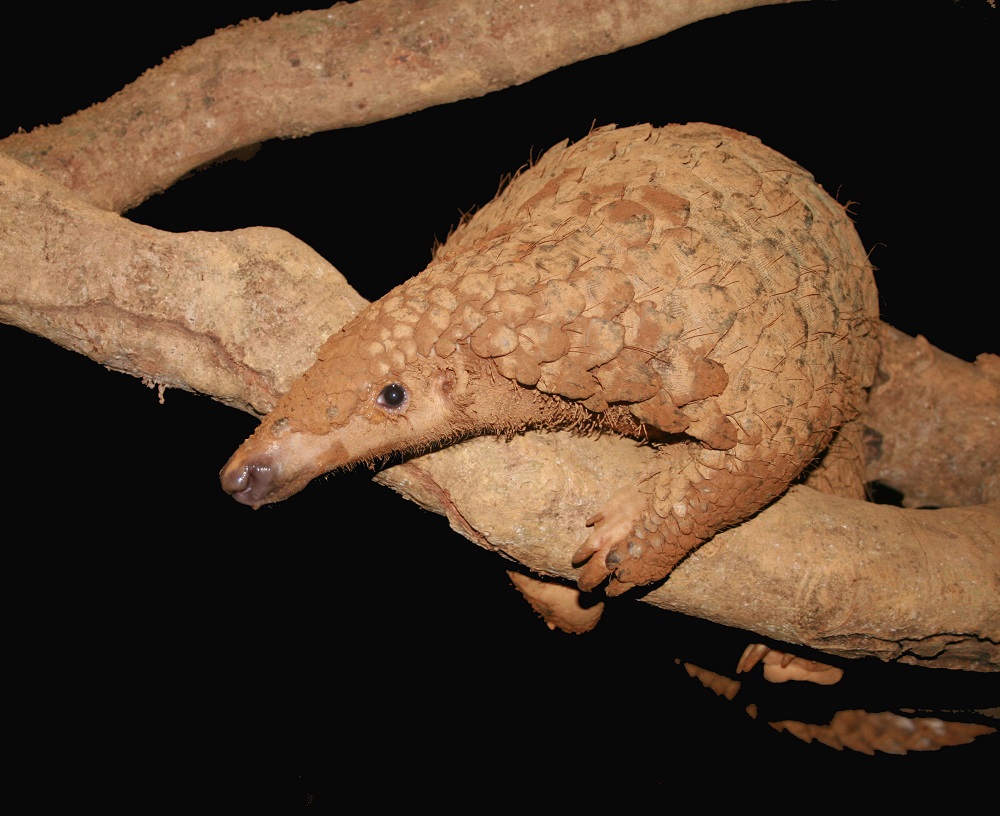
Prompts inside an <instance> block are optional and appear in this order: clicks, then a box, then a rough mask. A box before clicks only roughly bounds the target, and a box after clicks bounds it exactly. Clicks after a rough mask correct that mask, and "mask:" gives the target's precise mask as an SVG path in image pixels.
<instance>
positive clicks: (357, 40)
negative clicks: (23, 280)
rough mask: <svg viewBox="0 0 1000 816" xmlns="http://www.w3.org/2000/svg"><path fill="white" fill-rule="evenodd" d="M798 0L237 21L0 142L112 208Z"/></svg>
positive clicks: (382, 10) (578, 2)
mask: <svg viewBox="0 0 1000 816" xmlns="http://www.w3.org/2000/svg"><path fill="white" fill-rule="evenodd" d="M794 1H795V0H705V1H704V2H698V3H690V2H676V0H640V2H634V0H632V1H630V2H625V0H615V2H610V3H609V2H606V0H571V2H561V3H497V2H495V0H462V1H461V2H455V0H432V1H431V2H420V3H414V2H412V0H365V2H363V3H339V4H337V5H334V6H332V7H331V8H329V9H320V10H316V11H302V12H298V13H296V14H290V15H285V16H281V15H276V16H275V17H273V18H271V19H270V20H266V21H261V20H248V21H245V22H242V23H240V24H239V25H234V26H232V27H231V28H226V29H223V30H220V31H218V32H216V33H215V34H214V35H213V36H212V37H210V38H206V39H204V40H200V41H198V42H197V43H195V44H194V45H192V46H190V47H188V48H185V49H183V50H182V51H179V52H178V53H176V54H174V55H172V56H170V57H169V58H168V59H166V60H165V61H164V62H163V64H162V65H159V66H157V67H156V68H155V69H153V70H150V71H148V72H146V73H145V74H143V76H141V77H140V78H139V79H137V80H136V81H135V82H133V83H132V84H131V85H129V86H128V87H127V88H124V89H123V90H122V91H120V92H119V93H117V94H115V95H114V96H112V97H111V98H110V99H108V100H107V101H105V102H103V103H101V104H99V105H94V106H92V107H90V108H88V109H86V110H83V111H80V112H79V113H76V114H74V115H73V116H71V117H69V118H68V119H66V120H65V121H64V122H62V123H60V124H59V125H57V126H52V127H47V128H39V129H36V130H33V131H31V132H30V133H16V134H12V135H10V136H8V137H7V138H5V139H3V140H2V141H0V151H2V152H4V153H7V154H8V155H10V156H13V157H14V158H17V159H19V160H21V161H23V162H25V163H27V164H29V165H31V166H32V167H35V168H36V169H38V170H41V171H42V172H45V173H47V174H48V175H49V176H51V177H52V178H54V179H56V180H57V181H59V182H61V183H62V184H64V185H66V186H67V187H69V188H70V189H71V190H73V191H74V192H76V193H77V194H78V195H79V196H81V197H82V198H84V199H85V200H87V201H90V202H91V203H93V204H95V205H96V206H98V207H101V208H103V209H107V210H112V211H115V212H121V211H124V210H128V209H131V208H132V207H134V206H135V205H136V204H138V203H139V202H141V201H143V200H144V199H146V198H148V197H149V196H150V195H152V194H153V193H155V192H158V191H159V190H162V189H165V188H166V187H169V186H170V185H171V184H172V183H173V182H174V181H176V180H177V179H179V178H180V177H181V176H183V175H184V174H185V173H187V172H189V171H191V170H193V169H194V168H196V167H199V166H201V165H203V164H205V163H207V162H212V161H215V160H218V159H219V158H220V157H221V156H224V155H226V154H228V153H231V152H233V151H238V150H239V149H241V148H244V147H247V146H249V145H252V144H254V143H256V142H261V141H264V140H266V139H274V138H289V137H298V136H307V135H309V134H310V133H316V132H317V131H322V130H331V129H334V128H343V127H355V126H358V125H363V124H365V123H368V122H378V121H381V120H383V119H389V118H392V117H394V116H401V115H403V114H406V113H410V112H412V111H417V110H423V109H424V108H428V107H430V106H432V105H440V104H443V103H447V102H454V101H456V100H459V99H467V98H469V97H477V96H482V95H483V94H487V93H490V92H491V91H496V90H500V89H502V88H507V87H510V86H512V85H519V84H521V83H523V82H527V81H528V80H530V79H534V78H535V77H537V76H540V75H541V74H545V73H547V72H549V71H553V70H555V69H556V68H559V67H560V66H563V65H568V64H571V63H574V62H578V61H579V60H583V59H587V58H588V57H592V56H595V55H598V54H607V53H610V52H612V51H617V50H619V49H621V48H627V47H628V46H631V45H636V44H637V43H642V42H646V41H647V40H651V39H653V38H655V37H659V36H662V35H663V34H666V33H667V32H669V31H673V30H674V29H677V28H680V27H682V26H685V25H688V24H690V23H693V22H696V21H698V20H703V19H706V18H709V17H715V16H717V15H720V14H728V13H729V12H733V11H738V10H740V9H747V8H753V7H754V6H764V5H772V4H774V3H784V2H794ZM567 20H572V21H574V25H572V26H567V25H566V21H567ZM583 20H586V21H587V23H586V25H578V23H579V21H583ZM123 165H125V166H129V167H131V168H132V169H133V172H130V173H121V172H120V168H121V167H122V166H123Z"/></svg>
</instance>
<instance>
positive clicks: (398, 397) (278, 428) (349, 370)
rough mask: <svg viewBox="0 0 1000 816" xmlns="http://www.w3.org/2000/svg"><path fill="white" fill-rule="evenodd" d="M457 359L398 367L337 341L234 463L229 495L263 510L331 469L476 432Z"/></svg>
mask: <svg viewBox="0 0 1000 816" xmlns="http://www.w3.org/2000/svg"><path fill="white" fill-rule="evenodd" d="M459 362H460V355H455V356H454V358H453V359H450V360H448V361H444V360H441V359H440V358H437V357H436V356H434V355H433V354H432V355H430V356H428V357H426V358H418V359H415V360H414V361H413V362H412V363H409V364H407V365H405V366H402V367H397V368H398V369H399V370H393V368H392V367H387V366H386V365H385V361H384V359H381V358H380V357H379V356H378V355H375V354H372V353H371V352H370V349H369V348H366V347H365V344H364V343H359V342H358V341H357V339H356V337H355V336H352V335H351V334H341V335H339V336H336V337H334V338H331V339H330V340H329V341H328V342H327V344H326V345H325V346H324V348H323V349H322V351H321V352H320V355H319V357H318V359H317V361H316V362H315V363H314V365H313V366H312V367H311V368H310V369H309V370H308V371H307V372H306V373H305V374H304V375H303V376H302V377H301V378H299V379H298V380H297V381H296V383H295V385H294V386H293V387H292V389H291V390H290V391H289V392H288V394H286V395H285V397H283V398H282V399H281V400H280V401H279V403H278V404H277V406H275V408H274V410H273V411H271V413H269V414H268V415H267V416H266V417H265V418H264V419H263V421H262V422H261V424H260V425H259V426H258V428H257V430H256V431H255V432H254V434H253V436H251V437H250V438H249V439H247V441H246V442H244V443H243V445H242V446H241V447H240V448H239V450H237V451H236V453H235V454H233V456H232V458H231V459H230V460H229V462H227V463H226V465H225V467H224V468H223V469H222V472H221V475H220V478H221V481H222V486H223V489H225V490H226V491H227V492H228V493H230V494H232V496H233V497H234V498H235V499H236V500H237V501H240V502H242V503H244V504H249V505H251V506H253V507H259V506H260V505H263V504H268V503H270V502H276V501H281V500H282V499H285V498H287V497H289V496H291V495H293V494H294V493H297V492H298V491H299V490H301V489H302V488H303V487H305V486H306V484H308V483H309V481H311V480H312V479H314V478H315V477H317V476H320V475H322V474H324V473H327V472H329V471H332V470H337V469H339V468H344V467H351V466H353V465H355V464H358V463H365V464H369V465H372V464H374V463H375V462H377V461H379V460H382V459H385V458H387V457H389V456H391V455H393V454H405V453H407V452H411V451H422V450H430V449H432V448H433V447H435V446H436V445H437V444H438V443H439V442H440V441H442V440H445V439H451V438H454V437H455V436H456V435H459V434H461V433H462V432H463V429H468V428H469V427H470V419H469V417H468V416H467V415H466V413H465V411H464V410H463V407H464V406H466V405H467V400H466V399H465V394H466V392H467V387H466V384H467V380H468V377H469V372H467V371H465V370H463V369H462V367H461V366H460V365H457V364H458V363H459Z"/></svg>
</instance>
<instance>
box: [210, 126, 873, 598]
mask: <svg viewBox="0 0 1000 816" xmlns="http://www.w3.org/2000/svg"><path fill="white" fill-rule="evenodd" d="M876 327H877V297H876V294H875V287H874V282H873V278H872V273H871V269H870V267H869V265H868V263H867V258H866V256H865V253H864V250H863V248H862V247H861V245H860V242H859V240H858V238H857V235H856V234H855V232H854V230H853V227H852V225H851V223H850V220H849V219H848V218H847V216H846V214H845V213H844V210H843V208H842V207H841V206H840V205H839V204H837V203H836V202H834V201H833V200H832V199H830V197H829V196H827V195H826V194H825V193H824V192H823V191H822V189H821V188H819V187H818V186H817V185H816V184H815V182H814V181H813V180H812V178H811V176H810V175H809V174H808V173H807V172H806V171H804V170H803V169H802V168H800V167H799V166H798V165H796V164H794V163H793V162H791V161H789V160H788V159H786V158H784V157H783V156H781V155H779V154H777V153H775V152H774V151H772V150H770V149H768V148H766V147H764V146H763V145H761V144H760V143H759V142H758V141H757V140H756V139H753V138H752V137H749V136H745V135H743V134H741V133H737V132H735V131H731V130H727V129H725V128H720V127H716V126H711V125H701V124H697V125H686V126H679V125H674V126H668V127H665V128H659V129H657V128H653V127H650V126H638V127H633V128H624V129H614V128H602V129H600V130H597V131H595V132H593V133H592V134H590V135H589V136H588V137H587V138H585V139H583V140H581V141H580V142H578V143H576V144H574V145H568V146H567V145H566V144H565V143H564V144H562V145H558V146H557V147H555V148H553V149H552V150H550V151H549V152H548V153H546V154H545V155H544V156H543V157H542V158H541V159H540V160H539V161H538V163H537V164H535V165H534V166H532V167H531V168H529V169H527V170H526V171H524V172H523V173H522V174H520V175H518V176H517V177H516V178H514V180H513V181H512V182H511V183H510V184H509V185H508V186H507V187H506V189H504V190H503V191H502V192H501V193H500V194H499V195H498V197H497V198H496V199H495V200H494V201H492V202H490V203H489V204H488V205H486V206H485V207H484V208H483V209H481V210H480V211H479V212H477V213H476V214H475V215H474V216H473V217H472V218H470V219H469V220H468V221H466V222H465V223H463V224H462V225H461V226H460V227H459V228H458V229H457V230H456V232H455V233H454V234H453V235H452V236H451V237H450V238H449V239H448V241H447V242H446V243H445V244H444V245H443V246H442V247H440V248H439V250H438V252H437V253H436V255H435V258H434V260H433V261H432V263H431V264H430V265H429V266H428V268H427V269H426V270H425V271H424V272H422V273H421V274H420V275H418V276H417V277H415V278H413V279H411V280H410V281H407V282H406V283H405V284H403V285H402V286H399V287H397V288H396V289H394V290H393V291H391V292H390V293H389V294H387V295H386V296H385V297H384V298H382V299H381V300H379V301H377V302H375V303H372V304H371V305H370V306H368V307H367V308H366V309H365V310H364V311H362V312H361V313H360V314H359V315H358V316H357V317H356V318H355V319H354V320H353V321H352V322H351V323H349V324H348V325H347V326H345V327H344V328H343V329H342V330H341V331H340V332H338V333H337V334H335V335H334V336H332V337H331V338H330V339H329V340H328V341H327V342H326V344H325V345H324V346H323V348H322V350H321V352H320V354H319V356H318V359H317V361H316V363H315V364H314V365H313V367H312V368H310V369H309V371H307V372H306V373H305V374H304V375H303V376H302V377H301V378H300V379H299V380H298V381H297V382H296V383H295V385H294V386H293V387H292V389H291V390H290V391H289V393H288V394H287V395H286V396H285V397H284V398H283V399H282V400H281V402H280V403H279V404H278V405H277V406H276V407H275V409H274V411H272V412H271V414H269V415H268V416H267V417H265V418H264V420H263V421H262V423H261V425H260V427H259V428H258V429H257V431H256V432H255V433H254V435H253V436H252V437H251V438H250V439H248V440H247V441H246V442H245V443H244V444H243V446H242V447H241V448H240V449H239V450H238V451H237V452H236V453H235V454H234V455H233V457H232V459H231V460H230V461H229V462H228V463H227V465H226V466H225V468H224V469H223V472H222V483H223V486H224V487H225V489H226V490H227V491H229V492H230V493H232V494H233V495H234V496H235V497H236V498H237V499H238V500H240V501H243V502H245V503H247V504H250V505H253V506H255V507H256V506H259V505H261V504H264V503H267V502H271V501H278V500H281V499H284V498H286V497H287V496H289V495H291V494H293V493H294V492H296V491H297V490H299V489H301V488H302V487H303V486H304V485H305V484H306V483H307V482H308V481H309V480H310V479H312V478H314V477H315V476H318V475H320V474H322V473H325V472H327V471H330V470H335V469H337V468H342V467H348V466H351V465H354V464H356V463H358V462H369V463H370V462H373V461H376V460H379V459H382V458H384V457H387V456H390V455H392V454H395V453H419V452H424V451H427V450H431V449H433V448H435V447H439V446H441V445H446V444H449V443H452V442H455V441H458V440H461V439H463V438H466V437H468V436H472V435H478V434H493V433H500V434H509V433H516V432H518V431H521V430H525V429H529V428H553V429H554V428H566V427H570V428H574V427H575V428H581V429H587V430H596V431H602V432H611V433H618V434H623V435H626V436H631V437H634V438H636V439H639V440H642V441H644V442H648V443H649V444H653V445H656V446H657V448H658V454H657V456H656V457H655V458H654V464H653V465H652V466H651V467H650V469H649V471H648V472H646V473H643V474H641V475H640V477H639V478H637V480H636V482H635V483H634V484H632V485H629V486H628V487H626V488H623V489H621V490H619V491H618V492H617V493H615V494H614V495H612V496H609V497H608V501H607V503H606V505H605V507H604V509H603V512H602V513H600V514H598V516H596V517H595V518H593V519H590V520H583V519H581V539H584V538H585V540H584V541H583V542H582V545H581V547H580V549H579V551H578V552H577V554H576V562H577V563H580V564H583V567H582V569H581V572H580V576H579V582H580V585H581V587H583V588H584V589H592V588H594V587H595V586H597V585H598V584H600V583H601V582H602V581H604V580H605V579H606V578H610V581H609V585H608V592H609V593H618V592H621V591H624V590H625V589H628V588H629V587H630V586H634V585H636V584H646V583H650V582H652V581H656V580H659V579H661V578H663V577H664V576H666V575H667V574H669V572H670V571H671V570H672V569H673V567H674V566H675V565H676V564H677V563H678V562H679V561H680V560H681V559H682V558H683V557H684V556H685V555H686V554H687V553H689V552H690V551H692V550H693V549H694V548H696V547H697V546H698V545H699V544H700V543H702V542H703V541H705V540H707V539H708V538H710V537H711V536H712V535H713V534H714V533H715V532H717V531H718V530H721V529H723V528H725V527H727V526H731V525H733V524H736V523H738V522H740V521H742V520H744V519H746V518H747V517H749V516H750V515H752V514H753V513H755V512H757V511H758V510H760V509H761V508H762V507H764V506H766V505H767V504H768V503H769V502H771V501H772V500H773V499H775V498H776V497H777V496H779V495H780V494H781V493H782V492H783V491H784V490H785V489H786V488H787V486H788V485H789V484H790V483H791V482H792V481H793V480H795V479H796V478H797V477H798V476H799V475H800V473H801V472H802V470H803V469H804V468H805V467H806V466H807V465H809V464H810V463H811V462H813V461H814V460H815V459H816V457H817V456H818V455H819V454H820V453H821V452H822V451H823V450H824V448H825V447H826V445H827V444H828V443H829V441H830V439H831V438H832V436H833V434H834V433H835V432H836V430H837V428H838V427H840V426H841V425H843V424H844V423H845V422H847V421H849V420H850V419H852V418H854V417H855V416H857V414H858V412H859V410H860V408H861V406H862V404H863V400H864V396H865V391H866V389H867V387H868V386H869V385H870V384H871V382H872V379H873V377H874V369H875V361H876V357H877V338H876V335H875V331H876ZM585 522H586V523H587V524H589V525H590V526H591V527H592V529H591V531H590V532H589V535H586V532H587V531H586V528H585V527H584V523H585Z"/></svg>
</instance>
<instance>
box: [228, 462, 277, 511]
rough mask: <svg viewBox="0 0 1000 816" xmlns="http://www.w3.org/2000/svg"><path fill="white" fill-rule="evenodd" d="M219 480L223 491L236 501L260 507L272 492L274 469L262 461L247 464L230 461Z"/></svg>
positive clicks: (268, 463)
mask: <svg viewBox="0 0 1000 816" xmlns="http://www.w3.org/2000/svg"><path fill="white" fill-rule="evenodd" d="M219 480H220V481H221V482H222V489H223V490H225V491H226V492H227V493H229V494H231V495H232V497H233V498H234V499H236V501H238V502H242V503H243V504H249V505H250V506H251V507H259V506H260V505H261V504H263V503H264V500H265V499H266V498H267V495H268V493H270V492H271V485H272V483H273V482H274V469H273V468H272V467H271V464H270V462H267V461H265V460H262V459H251V460H249V461H245V462H239V461H236V460H235V459H230V460H229V461H228V462H227V463H226V466H225V467H224V468H222V472H221V473H220V474H219Z"/></svg>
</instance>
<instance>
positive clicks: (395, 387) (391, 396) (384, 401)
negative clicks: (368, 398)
mask: <svg viewBox="0 0 1000 816" xmlns="http://www.w3.org/2000/svg"><path fill="white" fill-rule="evenodd" d="M408 398H409V395H408V394H407V393H406V389H405V388H403V386H401V385H400V384H399V383H392V384H391V385H387V386H386V387H385V388H383V389H382V391H381V392H380V393H379V395H378V399H376V400H375V401H376V402H377V403H378V404H379V405H382V406H384V407H386V408H402V407H403V406H404V405H405V404H406V401H407V399H408Z"/></svg>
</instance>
